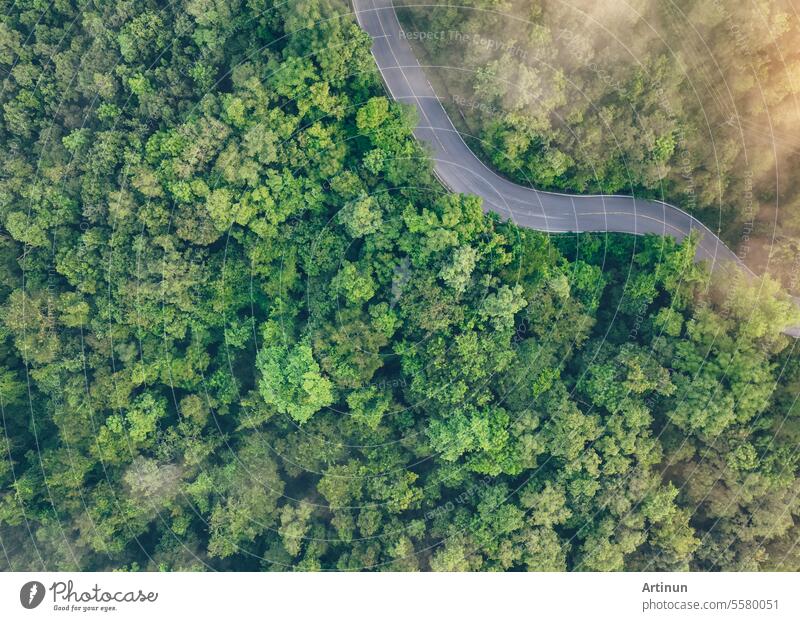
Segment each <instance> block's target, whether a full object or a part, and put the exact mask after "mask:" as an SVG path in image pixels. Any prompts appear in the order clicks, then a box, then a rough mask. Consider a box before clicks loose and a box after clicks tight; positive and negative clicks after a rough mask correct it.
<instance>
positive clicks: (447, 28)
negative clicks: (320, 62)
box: [401, 0, 800, 295]
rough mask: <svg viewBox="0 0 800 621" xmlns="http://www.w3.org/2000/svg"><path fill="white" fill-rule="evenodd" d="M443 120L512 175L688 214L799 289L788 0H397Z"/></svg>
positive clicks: (794, 40) (795, 50)
mask: <svg viewBox="0 0 800 621" xmlns="http://www.w3.org/2000/svg"><path fill="white" fill-rule="evenodd" d="M406 4H408V5H409V8H408V9H407V10H406V11H404V12H401V16H402V17H403V22H404V23H405V24H406V26H407V29H408V31H409V32H410V33H411V34H410V35H409V39H410V40H411V42H412V44H414V45H415V47H416V50H417V52H418V54H420V55H422V57H423V62H425V63H426V64H427V65H429V66H430V69H429V70H427V71H428V73H430V75H431V76H432V78H434V79H436V80H437V81H436V83H435V86H436V88H437V92H438V94H439V95H440V97H441V98H442V99H443V101H444V103H445V106H446V107H447V108H448V109H449V110H450V116H451V118H453V119H454V120H455V121H456V122H457V123H459V124H460V126H461V129H462V130H463V131H464V133H466V134H469V135H471V136H473V138H474V140H473V146H474V148H475V149H476V150H477V151H480V152H482V153H483V155H484V156H485V158H486V159H487V161H490V162H492V164H493V165H494V166H495V167H496V168H497V169H498V170H500V171H502V172H503V173H505V174H507V175H510V176H513V177H515V178H516V179H517V180H518V181H520V182H523V183H527V184H532V185H535V186H538V187H545V188H558V189H564V190H569V191H576V192H605V193H616V192H621V193H631V192H635V193H636V194H638V195H648V196H651V197H654V198H658V199H661V200H666V201H668V202H671V203H673V204H677V205H679V206H681V207H683V208H684V209H687V210H689V211H692V212H694V213H695V214H696V215H697V216H698V217H700V218H701V219H702V220H703V221H704V222H705V223H706V224H707V225H708V226H709V227H710V228H711V229H712V230H714V231H717V230H720V231H721V233H722V237H723V238H724V239H725V241H727V242H728V243H729V245H730V246H731V247H732V248H734V250H736V251H738V252H739V254H740V256H742V257H744V258H745V260H746V261H747V262H748V263H749V264H750V265H751V267H753V269H754V270H755V271H757V272H759V273H762V272H763V271H765V270H767V269H768V270H769V271H771V272H772V273H773V274H774V275H775V276H776V277H778V278H780V279H782V280H783V282H784V284H785V285H786V286H787V287H789V288H791V289H792V290H793V292H794V293H795V294H796V295H800V279H798V278H797V276H796V273H797V268H798V265H800V184H798V182H797V175H796V174H795V171H796V170H797V166H798V164H800V160H798V149H800V142H798V139H797V137H796V135H797V133H796V127H797V120H798V117H799V116H800V115H799V114H798V111H799V110H800V99H799V98H798V95H800V20H798V15H797V4H796V2H794V1H793V0H759V1H756V2H734V1H732V0H716V1H714V2H709V1H698V0H672V1H670V2H661V1H659V0H625V1H624V2H619V1H613V0H612V1H605V2H595V1H594V0H576V1H571V2H560V1H558V0H442V1H441V2H435V3H419V2H413V1H411V0H408V1H407V2H406Z"/></svg>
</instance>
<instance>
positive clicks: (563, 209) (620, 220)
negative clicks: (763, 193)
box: [352, 0, 800, 337]
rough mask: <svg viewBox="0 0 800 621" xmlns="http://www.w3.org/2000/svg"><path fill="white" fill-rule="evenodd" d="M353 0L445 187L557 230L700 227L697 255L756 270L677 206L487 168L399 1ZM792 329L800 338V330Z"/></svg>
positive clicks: (677, 233) (661, 231)
mask: <svg viewBox="0 0 800 621" xmlns="http://www.w3.org/2000/svg"><path fill="white" fill-rule="evenodd" d="M352 2H353V7H354V10H355V14H356V19H357V20H358V23H359V25H360V26H361V27H362V28H363V29H364V30H366V31H367V33H369V35H370V36H371V37H372V39H373V46H372V54H373V56H374V57H375V62H376V64H377V66H378V69H379V70H380V72H381V74H382V76H383V80H384V83H385V85H386V88H387V90H388V91H389V94H390V95H391V96H392V98H393V99H395V100H396V101H400V102H404V103H409V104H413V105H414V106H415V107H416V109H417V111H418V113H419V122H418V125H417V127H416V129H415V130H414V135H415V136H416V138H417V139H418V140H421V141H423V142H424V143H426V144H427V145H428V146H429V147H430V148H431V150H432V159H433V162H434V170H435V172H436V175H437V177H438V178H439V180H440V181H441V182H442V184H443V185H444V186H445V187H447V188H448V189H450V190H451V191H453V192H459V193H464V194H476V195H478V196H480V197H481V198H482V199H483V207H484V210H486V211H494V212H496V213H498V214H499V215H500V216H502V217H504V218H508V219H510V220H512V221H513V222H515V223H517V224H518V225H520V226H523V227H526V228H531V229H536V230H538V231H545V232H549V233H565V232H615V233H633V234H635V235H644V234H647V233H655V234H658V235H670V236H672V237H674V238H676V239H678V240H681V239H683V238H684V237H686V235H688V234H689V233H690V232H692V231H699V232H700V234H701V240H700V245H699V247H698V250H697V256H696V259H697V260H707V261H708V263H709V265H710V267H711V269H712V271H714V272H729V271H730V270H731V268H732V266H734V265H735V266H739V267H741V268H742V269H743V270H744V271H745V273H747V274H750V275H752V272H751V271H750V270H749V269H748V268H747V266H746V265H744V263H743V262H742V261H741V260H740V259H739V257H738V256H737V255H736V253H734V252H733V251H732V250H731V249H730V248H728V247H727V246H726V245H725V244H724V243H723V242H722V240H720V239H719V237H717V235H716V234H714V233H713V232H712V231H711V230H709V228H708V227H707V226H705V225H704V224H703V223H702V222H700V221H699V220H697V219H696V218H694V217H692V216H691V215H689V214H688V213H686V212H685V211H682V210H681V209H678V208H677V207H674V206H672V205H669V204H667V203H663V202H660V201H653V200H646V199H637V198H634V197H631V196H616V195H614V196H610V195H573V194H559V193H556V192H544V191H541V190H536V189H534V188H530V187H525V186H521V185H518V184H516V183H513V182H511V181H509V180H508V179H505V178H503V177H501V176H500V175H498V174H497V173H495V172H493V171H492V170H490V169H489V168H487V166H486V165H485V164H484V163H483V162H482V161H481V160H480V159H478V157H477V156H476V155H475V154H474V153H473V152H472V151H471V150H470V148H469V147H468V146H467V144H466V143H465V142H464V139H463V138H462V137H461V134H459V133H458V131H457V130H456V128H455V127H454V126H453V123H452V121H451V120H450V117H449V116H448V115H447V112H445V110H444V108H443V107H442V104H441V102H440V101H439V98H438V97H437V96H436V93H435V92H434V90H433V87H432V86H431V84H430V82H429V81H428V78H427V77H426V75H425V71H424V70H423V68H422V67H421V66H420V64H419V61H418V60H417V58H416V56H415V55H414V52H413V51H412V49H411V46H410V45H409V42H408V39H407V35H406V34H405V32H404V30H403V28H402V26H401V25H400V22H399V21H398V19H397V14H396V13H395V10H394V5H393V3H392V0H352ZM786 332H787V334H791V335H792V336H795V337H800V327H798V328H792V329H790V330H787V331H786Z"/></svg>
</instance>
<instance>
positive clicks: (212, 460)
mask: <svg viewBox="0 0 800 621" xmlns="http://www.w3.org/2000/svg"><path fill="white" fill-rule="evenodd" d="M41 6H42V5H40V4H39V3H36V2H33V1H32V0H19V1H17V2H14V3H11V2H6V3H5V5H4V7H3V13H4V14H5V15H6V17H5V18H3V21H2V22H1V23H0V63H2V69H3V76H4V77H3V89H2V94H0V99H2V104H3V106H2V115H1V116H0V142H1V143H2V145H3V147H4V148H3V149H0V160H1V164H0V171H1V172H0V223H2V227H3V228H2V235H0V259H1V260H0V265H1V266H2V269H0V275H1V278H0V304H1V305H2V306H1V308H0V319H1V321H0V412H2V419H0V423H1V431H2V433H0V437H2V439H3V442H2V450H3V459H2V460H0V550H2V555H0V559H2V560H1V561H0V563H2V566H3V567H4V568H10V569H15V570H23V569H26V570H39V569H44V568H46V569H50V570H67V569H83V570H87V569H93V570H107V569H130V570H136V569H162V570H189V569H204V568H209V567H210V568H216V569H223V570H243V569H251V570H252V569H256V570H257V569H263V570H287V569H300V570H319V569H336V570H360V569H393V570H429V569H432V570H495V569H496V570H520V569H521V570H532V571H536V570H602V571H605V570H620V569H636V570H640V569H641V570H644V569H687V568H701V569H795V570H796V569H798V568H800V551H798V550H797V549H796V545H795V544H796V542H797V537H798V525H797V524H798V523H797V520H798V517H799V516H800V502H799V501H798V498H797V492H798V491H800V489H798V478H797V474H798V454H797V450H796V447H797V440H798V435H800V419H798V412H797V408H796V405H795V396H796V392H797V386H798V385H799V384H800V364H799V363H798V361H797V359H796V358H794V357H792V353H793V351H794V347H795V344H794V341H793V340H792V339H790V338H789V337H786V336H784V335H782V334H781V332H780V330H781V328H782V327H783V326H785V325H788V324H789V323H791V322H793V321H798V320H800V319H798V317H797V316H796V314H797V313H796V311H795V307H794V306H793V305H792V304H791V303H790V302H789V301H788V299H787V298H786V296H785V295H784V294H781V293H780V291H779V290H778V287H777V285H776V284H775V283H774V282H773V281H770V280H766V281H764V282H751V281H749V280H746V279H743V280H742V281H741V282H733V283H731V282H726V283H715V282H712V281H711V279H710V277H709V275H708V273H707V272H706V268H705V267H704V266H703V265H697V264H695V263H693V261H692V257H693V255H694V247H693V244H694V243H696V240H693V239H689V240H687V241H686V242H685V243H684V244H683V245H676V244H675V242H674V241H672V240H671V239H669V238H667V239H662V238H657V237H648V238H632V237H624V236H610V237H606V236H592V235H581V236H570V235H565V236H555V237H548V236H546V235H543V234H540V233H536V232H532V231H528V230H521V229H519V228H517V227H516V226H514V225H513V224H511V223H506V222H501V221H500V220H499V219H498V218H497V217H496V216H491V215H484V214H483V213H482V210H481V205H480V201H479V200H478V199H476V198H475V197H470V196H458V195H448V194H446V193H444V191H443V190H442V189H441V188H440V187H439V186H437V184H436V183H435V181H434V179H433V176H432V174H431V170H430V164H429V162H428V160H427V158H426V156H425V153H424V152H423V151H422V150H421V148H420V146H419V145H418V144H417V143H416V142H415V141H414V140H413V137H412V134H411V127H412V126H413V123H414V119H413V118H412V115H411V113H410V112H409V111H408V110H407V109H406V108H403V107H401V106H399V105H397V104H394V103H390V102H389V101H388V100H387V99H386V97H385V96H384V95H383V92H382V88H381V84H380V81H379V78H378V76H377V74H376V72H375V70H374V68H373V66H372V60H371V57H370V55H369V46H370V42H369V38H368V37H367V36H366V35H365V34H364V33H363V32H361V31H360V30H359V29H358V28H357V27H356V25H355V23H354V22H353V20H352V16H351V15H349V13H348V11H347V10H346V9H344V7H341V6H337V5H333V4H331V3H329V2H328V1H327V0H299V1H297V2H290V3H276V4H274V5H273V4H272V3H269V2H262V1H261V0H247V1H246V2H228V3H226V2H222V1H218V2H203V1H198V0H179V1H178V2H176V3H173V4H169V5H165V4H164V3H156V2H149V1H148V0H138V1H137V2H123V1H117V2H108V3H89V2H83V1H81V0H73V1H64V2H59V3H56V4H55V5H52V6H48V7H47V8H46V9H45V10H42V8H41Z"/></svg>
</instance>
